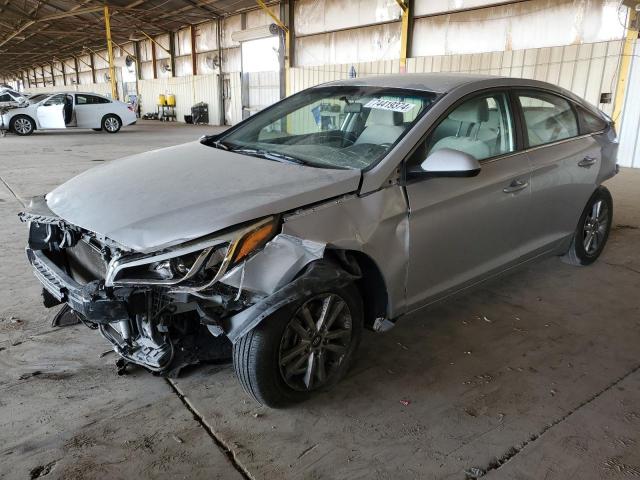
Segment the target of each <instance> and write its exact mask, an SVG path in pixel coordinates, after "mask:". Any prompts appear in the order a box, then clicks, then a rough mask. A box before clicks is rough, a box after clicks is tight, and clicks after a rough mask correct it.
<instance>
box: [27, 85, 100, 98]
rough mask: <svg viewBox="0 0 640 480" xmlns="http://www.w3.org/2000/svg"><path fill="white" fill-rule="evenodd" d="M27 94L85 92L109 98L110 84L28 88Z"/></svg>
mask: <svg viewBox="0 0 640 480" xmlns="http://www.w3.org/2000/svg"><path fill="white" fill-rule="evenodd" d="M26 91H27V93H31V94H35V93H55V92H86V93H97V94H99V95H105V96H111V84H110V83H90V84H86V85H66V86H65V85H56V86H55V87H54V86H48V87H32V88H28V89H27V90H26Z"/></svg>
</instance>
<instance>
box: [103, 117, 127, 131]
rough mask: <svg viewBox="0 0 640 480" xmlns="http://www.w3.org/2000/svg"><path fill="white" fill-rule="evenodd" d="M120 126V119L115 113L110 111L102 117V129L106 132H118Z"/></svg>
mask: <svg viewBox="0 0 640 480" xmlns="http://www.w3.org/2000/svg"><path fill="white" fill-rule="evenodd" d="M121 127H122V120H120V117H118V116H117V115H113V114H111V113H110V114H108V115H105V116H104V117H103V118H102V130H104V131H105V132H107V133H118V132H119V131H120V128H121Z"/></svg>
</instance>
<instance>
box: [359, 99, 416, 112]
mask: <svg viewBox="0 0 640 480" xmlns="http://www.w3.org/2000/svg"><path fill="white" fill-rule="evenodd" d="M413 107H415V104H414V103H405V102H394V101H391V100H382V99H380V98H377V99H375V100H371V101H370V102H369V103H367V104H366V105H365V106H364V108H377V109H378V110H391V111H392V112H402V113H407V112H410V111H411V110H413Z"/></svg>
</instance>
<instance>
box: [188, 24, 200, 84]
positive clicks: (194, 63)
mask: <svg viewBox="0 0 640 480" xmlns="http://www.w3.org/2000/svg"><path fill="white" fill-rule="evenodd" d="M189 34H190V35H191V75H194V76H195V75H197V74H198V52H196V27H195V26H194V25H189Z"/></svg>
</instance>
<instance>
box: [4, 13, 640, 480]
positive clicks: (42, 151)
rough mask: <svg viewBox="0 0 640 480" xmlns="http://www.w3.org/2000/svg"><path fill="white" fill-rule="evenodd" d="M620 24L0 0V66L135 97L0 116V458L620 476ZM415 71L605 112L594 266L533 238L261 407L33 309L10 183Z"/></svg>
mask: <svg viewBox="0 0 640 480" xmlns="http://www.w3.org/2000/svg"><path fill="white" fill-rule="evenodd" d="M639 26H640V2H637V1H634V0H557V1H552V0H514V1H504V0H348V1H347V0H286V1H266V0H265V1H263V0H111V1H108V2H106V3H105V2H103V1H100V0H82V1H77V2H72V1H67V0H17V1H13V0H0V84H1V85H2V86H5V87H7V88H10V89H11V90H13V91H16V92H20V93H23V94H28V95H39V94H43V95H49V94H52V93H58V92H61V93H62V92H64V93H69V92H71V93H74V92H75V93H93V94H97V95H101V96H104V97H107V98H109V99H113V100H120V101H122V102H125V103H128V104H129V105H130V106H131V110H132V111H133V112H134V113H136V114H137V116H138V119H137V121H136V122H135V124H132V125H129V126H123V128H122V131H120V132H119V133H118V134H117V135H116V136H112V135H108V134H107V133H105V132H104V131H103V132H100V131H91V130H90V129H88V130H83V129H71V128H68V129H66V131H64V130H57V131H54V130H44V129H41V130H37V131H35V132H34V133H33V135H30V136H18V135H15V134H13V133H12V132H11V131H7V132H5V131H4V130H3V127H0V131H2V133H3V135H2V137H0V180H1V181H2V185H0V210H1V211H2V216H1V217H0V218H1V222H2V229H3V232H4V234H3V241H2V246H3V249H2V251H1V252H0V259H1V260H0V282H1V285H2V288H0V299H1V301H0V366H1V367H2V368H1V370H0V458H1V459H2V460H1V461H0V478H7V479H14V478H16V479H18V478H31V479H34V478H45V477H46V478H47V479H49V478H61V479H92V478H133V477H137V478H159V477H160V476H165V475H172V476H173V475H176V476H183V477H184V478H219V479H275V478H277V479H309V480H311V479H318V480H319V479H347V478H348V479H360V478H362V479H415V478H437V479H441V478H442V479H445V478H446V479H470V478H481V477H483V478H504V479H522V480H525V479H531V480H533V479H542V478H545V479H567V478H580V479H592V478H593V479H604V478H607V479H608V478H611V479H617V478H619V479H626V478H635V477H640V360H639V357H638V342H639V341H640V301H639V300H638V293H640V288H639V285H640V282H639V277H638V275H640V253H639V252H640V248H639V247H640V188H639V185H640V170H638V169H640V40H639V35H638V30H639ZM421 73H447V74H448V73H451V74H456V75H457V74H473V75H488V76H502V77H510V78H518V79H534V80H540V81H543V82H548V83H550V84H553V85H557V86H559V87H562V88H564V89H567V90H569V91H570V92H572V93H573V94H575V95H576V96H577V97H579V98H581V99H585V100H586V101H587V102H589V103H590V104H591V105H593V106H595V107H597V108H598V109H599V110H601V111H602V112H603V113H604V114H606V116H607V117H608V118H610V119H611V120H612V122H613V123H614V124H615V129H616V131H617V134H618V139H617V142H618V143H619V148H618V158H617V163H618V165H619V166H620V169H619V172H620V173H619V174H618V175H616V176H615V177H614V178H612V179H611V180H608V181H607V182H606V185H607V187H608V188H609V190H610V191H611V192H612V195H613V198H614V209H613V212H614V213H613V221H612V226H611V234H610V237H609V240H608V244H607V248H606V250H605V251H604V253H603V255H602V257H601V258H600V260H599V261H598V262H596V263H595V264H593V265H591V266H589V267H585V268H582V269H575V268H572V267H571V266H569V265H566V264H565V263H562V262H561V261H560V260H559V259H558V258H546V259H544V260H542V261H541V262H539V263H533V264H527V265H526V266H524V267H523V268H520V269H515V270H514V271H512V272H511V271H510V272H509V273H508V274H506V275H504V276H501V277H500V278H497V279H495V280H491V281H489V282H487V283H484V284H482V285H480V286H479V287H478V288H475V289H473V290H471V291H470V292H467V293H464V294H462V295H459V296H455V297H453V298H452V299H450V300H448V301H446V302H444V303H438V304H436V305H434V306H430V307H429V308H426V309H424V310H420V311H418V312H415V313H412V314H409V315H408V316H407V318H406V319H405V318H403V319H402V321H401V322H398V325H397V326H396V327H395V328H393V329H392V330H390V331H388V332H385V333H378V332H371V331H365V332H364V334H363V339H362V345H361V347H360V351H359V353H358V356H357V358H356V360H355V364H354V366H353V367H352V368H351V370H350V371H349V372H348V373H347V375H346V377H345V378H344V379H343V380H342V381H341V382H340V383H339V384H338V385H337V386H336V387H335V388H333V389H332V390H330V391H328V392H323V393H322V394H320V395H319V396H317V397H314V398H312V399H311V400H310V401H307V402H304V403H302V404H300V405H295V406H292V407H289V408H286V409H283V410H274V409H270V408H268V407H265V406H261V405H259V404H257V403H255V402H253V400H252V399H250V398H249V397H247V396H246V395H245V394H244V392H243V390H242V387H241V386H240V385H239V384H238V383H237V382H236V381H235V375H234V370H233V368H231V366H230V364H229V362H226V361H223V362H211V363H208V364H203V365H198V366H196V367H193V368H188V369H185V371H184V372H183V373H181V375H180V376H178V377H177V378H163V377H160V376H157V375H152V374H151V373H149V372H148V371H145V370H144V369H142V368H138V369H136V368H129V369H128V370H127V371H126V372H123V369H122V368H118V367H116V365H115V364H116V360H115V355H114V354H113V351H110V346H109V344H107V343H106V342H105V340H104V339H103V338H102V337H100V336H99V335H97V334H95V332H92V331H90V330H88V329H87V328H86V327H85V326H84V325H82V324H78V325H71V326H67V327H63V328H61V327H55V326H52V321H53V319H54V317H55V315H56V310H55V309H46V308H44V307H43V306H42V298H41V291H42V289H41V287H40V285H39V284H38V283H37V281H36V280H35V279H34V276H33V273H32V271H31V269H30V266H29V262H28V261H27V260H26V258H25V255H24V249H25V246H26V239H27V229H26V228H25V226H24V225H23V224H21V223H20V221H19V220H18V217H17V214H18V213H19V212H21V211H23V210H24V208H25V206H26V204H27V203H28V199H29V198H30V197H33V196H36V195H42V194H44V193H47V192H50V191H52V190H53V189H54V188H56V187H57V186H58V185H60V184H62V183H64V182H66V181H67V180H69V179H71V178H72V177H75V176H76V175H79V174H82V173H83V172H85V171H87V170H89V169H91V168H93V167H95V166H97V165H100V164H102V165H104V164H109V163H111V162H112V161H113V160H116V159H119V158H122V157H127V156H130V155H134V154H138V153H143V152H148V151H151V150H156V149H160V148H165V147H173V146H174V145H178V144H184V143H186V142H193V141H196V140H198V139H199V138H200V137H202V136H204V135H215V134H218V133H221V132H224V131H225V130H226V129H228V128H230V127H232V126H235V125H237V124H239V123H240V122H242V121H243V120H245V119H248V118H250V117H251V116H252V115H255V114H256V113H258V112H260V111H262V110H263V109H265V108H267V107H270V106H271V105H273V104H275V103H276V102H278V101H280V100H282V99H286V98H288V97H290V96H292V95H294V94H296V93H299V92H301V91H304V90H305V89H308V88H310V87H314V86H317V85H320V84H323V83H325V82H331V81H335V80H346V79H356V80H357V79H361V78H362V79H367V78H371V77H377V76H381V75H397V76H402V75H406V74H421ZM327 115H329V113H327ZM63 126H64V125H63ZM5 129H8V126H6V127H5ZM94 130H100V128H97V129H94ZM5 133H6V135H5ZM176 161H182V160H181V159H176ZM185 175H186V176H187V177H189V176H190V175H193V176H197V175H198V173H197V172H185ZM132 208H133V209H135V208H138V206H135V205H134V206H132ZM549 215H553V211H550V212H549ZM469 235H470V236H471V235H472V234H471V233H470V234H469ZM122 373H126V374H124V375H122Z"/></svg>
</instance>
